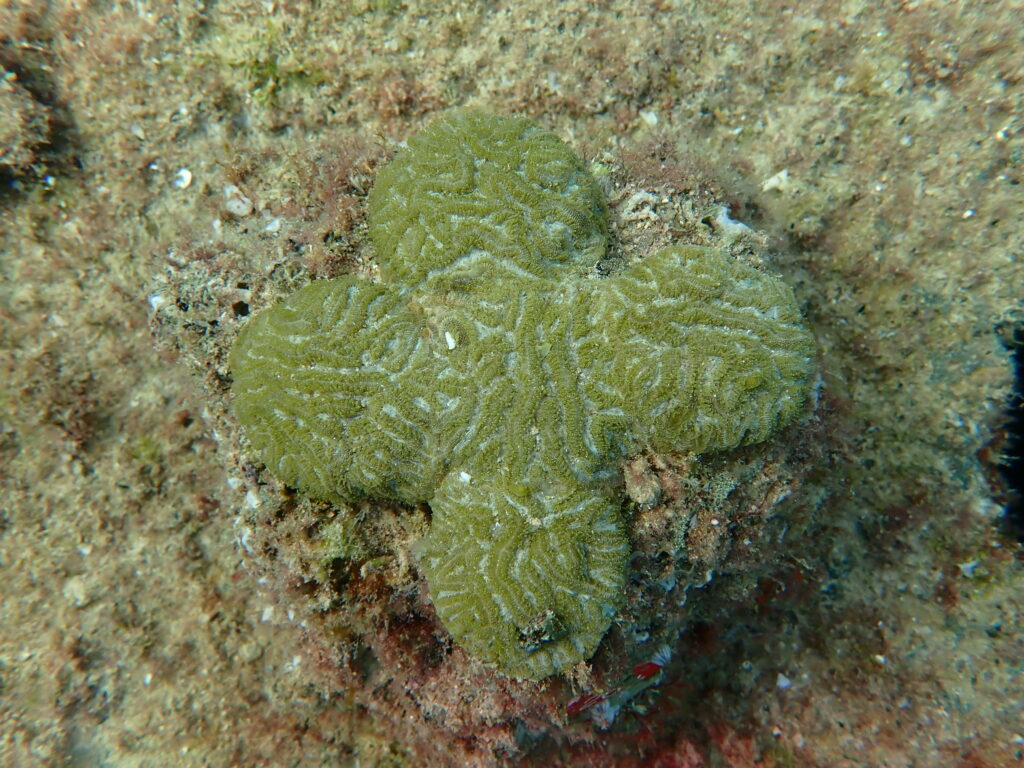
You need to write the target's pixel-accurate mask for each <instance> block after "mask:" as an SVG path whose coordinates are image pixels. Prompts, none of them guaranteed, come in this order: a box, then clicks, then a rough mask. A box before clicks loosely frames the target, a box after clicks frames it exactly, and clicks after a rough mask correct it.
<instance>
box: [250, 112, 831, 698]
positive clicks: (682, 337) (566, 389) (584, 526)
mask: <svg viewBox="0 0 1024 768" xmlns="http://www.w3.org/2000/svg"><path fill="white" fill-rule="evenodd" d="M369 217H370V234H371V237H372V239H373V242H374V244H375V245H376V248H377V251H378V253H379V255H380V257H381V260H382V261H381V279H382V282H381V283H380V284H375V283H370V282H368V281H366V280H362V279H359V278H355V277H345V278H340V279H336V280H325V281H319V282H314V283H312V284H310V285H309V286H307V287H305V288H303V289H302V290H300V291H298V292H297V293H295V294H293V295H292V296H290V297H288V298H287V299H286V300H284V301H283V302H281V303H279V304H278V305H276V306H275V307H273V308H272V309H270V310H268V311H266V312H264V313H262V314H260V315H259V316H257V317H256V318H255V319H254V320H253V321H252V322H250V323H249V325H248V326H247V327H246V328H245V329H244V330H243V331H242V333H241V335H240V336H239V338H238V341H237V342H236V344H235V347H234V349H233V350H232V355H231V369H232V372H233V375H234V393H235V402H234V408H235V413H236V414H237V416H238V419H239V421H240V422H241V423H242V424H243V425H244V427H245V430H246V434H247V436H248V437H249V439H250V440H251V442H252V444H253V445H254V446H255V447H256V448H257V449H259V451H260V452H261V455H262V457H263V460H264V461H265V462H266V464H267V466H268V467H269V468H270V470H271V471H272V472H273V473H274V474H275V475H276V476H277V477H279V478H280V479H281V480H283V481H285V482H286V483H288V484H290V485H293V486H295V487H297V488H299V489H302V490H304V491H306V492H308V493H310V494H312V495H314V496H317V497H320V498H324V499H330V500H334V501H341V502H344V501H352V500H355V499H358V498H360V497H377V498H390V499H397V500H400V501H403V502H407V503H413V502H421V501H426V502H429V504H430V507H431V509H432V511H433V518H432V522H431V529H430V533H429V535H428V536H427V538H426V540H425V541H424V542H422V545H421V550H420V556H421V564H422V567H423V570H424V572H425V574H426V577H427V582H428V584H429V588H430V596H431V599H432V601H433V603H434V606H435V607H436V609H437V613H438V616H439V617H440V618H441V621H442V622H443V623H444V625H445V627H446V628H447V629H448V630H449V631H450V632H451V634H452V635H453V636H454V637H455V639H456V640H457V641H458V642H459V643H460V644H462V645H463V647H464V648H465V649H466V650H467V651H468V652H470V653H471V654H473V655H475V656H477V657H479V658H481V659H484V660H486V661H489V662H492V663H494V664H496V665H497V666H498V668H499V669H500V670H501V671H502V672H504V673H505V674H508V675H510V676H513V677H520V678H531V679H539V678H542V677H545V676H547V675H550V674H552V673H555V672H558V671H559V670H564V669H565V668H566V667H568V666H570V665H572V664H574V663H576V662H577V661H580V660H581V659H585V658H587V657H589V656H590V655H591V654H593V652H594V651H595V649H596V648H597V645H598V643H599V642H600V640H601V637H602V636H603V635H604V633H605V631H606V630H607V628H608V626H609V624H610V623H611V620H612V618H613V617H614V615H615V613H616V611H617V608H618V606H619V603H620V600H621V597H622V594H623V589H624V582H625V569H626V560H627V558H628V556H629V551H630V549H629V542H628V539H627V537H626V533H625V530H624V524H623V520H622V515H621V513H620V507H621V504H622V491H621V488H620V483H619V482H618V480H619V475H620V465H621V462H622V460H623V459H624V457H627V456H628V455H630V454H632V453H635V452H638V451H640V450H642V449H645V448H650V449H653V450H655V451H669V450H691V451H695V452H703V451H716V450H724V449H728V448H732V447H735V446H737V445H741V444H744V443H751V442H756V441H759V440H763V439H764V438H766V437H767V436H768V435H770V434H771V433H772V432H773V431H774V430H776V429H778V428H779V427H780V426H781V425H783V424H784V423H786V422H788V421H789V420H791V419H792V418H793V417H794V416H795V415H796V414H797V413H798V412H799V410H800V408H801V406H802V404H803V402H804V399H805V397H806V394H807V388H808V378H809V374H810V370H811V355H812V352H813V342H812V339H811V336H810V334H809V333H808V332H807V330H806V329H805V328H804V326H803V325H802V322H801V318H800V314H799V312H798V310H797V308H796V305H795V301H794V298H793V294H792V292H791V291H790V289H789V288H788V287H787V286H786V285H784V284H783V283H782V282H781V281H780V280H778V279H777V278H774V277H772V276H771V275H767V274H765V273H763V272H760V271H758V270H757V269H754V268H752V267H750V266H747V265H745V264H742V263H740V262H739V261H737V260H736V259H734V258H732V257H730V256H729V255H727V254H724V253H721V252H719V251H716V250H711V249H707V248H700V247H694V246H679V247H672V248H668V249H665V250H663V251H661V252H659V253H656V254H654V255H652V256H649V257H647V258H645V259H643V260H642V261H639V262H637V263H635V264H633V265H632V266H630V267H628V268H627V269H625V270H623V271H622V272H620V273H619V274H617V275H615V276H613V277H607V278H590V277H587V276H586V274H587V272H588V270H589V268H590V267H592V266H593V265H594V263H595V262H596V261H597V260H598V259H599V258H600V257H601V256H602V255H603V254H604V252H605V249H606V243H607V232H606V227H607V224H606V221H607V208H606V205H605V202H604V200H603V198H602V195H601V193H600V190H599V188H598V187H597V185H596V183H595V182H594V180H593V179H592V178H591V177H590V175H589V174H588V173H587V172H586V170H585V169H584V168H583V166H582V165H581V163H580V161H579V160H578V159H577V158H576V157H575V155H573V153H572V152H571V150H570V149H569V148H568V147H567V146H566V145H565V144H563V143H562V142H561V141H560V140H559V139H557V138H556V137H555V136H554V135H552V134H550V133H548V132H546V131H544V130H541V129H540V128H539V127H537V126H536V125H535V124H533V123H531V122H529V121H527V120H521V119H508V118H501V117H495V116H492V115H489V114H486V113H483V112H479V111H473V110H459V111H455V112H451V113H449V114H448V115H446V116H445V117H443V118H441V119H440V120H439V121H437V122H435V123H433V124H432V125H431V126H429V127H428V128H426V129H425V130H424V131H423V132H421V133H420V134H419V135H417V136H415V137H414V138H413V139H412V140H411V141H410V142H409V146H408V147H407V148H406V149H403V150H402V151H401V152H399V153H398V155H397V156H396V157H395V159H394V160H393V161H392V162H391V164H390V165H388V166H387V167H386V168H385V169H384V170H382V171H381V172H380V174H379V176H378V178H377V181H376V184H375V186H374V189H373V192H372V194H371V195H370V201H369Z"/></svg>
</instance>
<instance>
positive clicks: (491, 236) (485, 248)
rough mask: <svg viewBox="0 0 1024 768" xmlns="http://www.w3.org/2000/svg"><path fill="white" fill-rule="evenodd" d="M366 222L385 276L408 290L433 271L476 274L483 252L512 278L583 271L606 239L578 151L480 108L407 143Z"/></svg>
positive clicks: (381, 181)
mask: <svg viewBox="0 0 1024 768" xmlns="http://www.w3.org/2000/svg"><path fill="white" fill-rule="evenodd" d="M369 217H370V237H371V238H372V239H373V242H374V245H376V247H377V251H378V253H379V254H380V255H381V256H382V257H384V260H383V261H382V264H381V277H382V279H383V280H384V281H386V282H387V283H389V284H391V285H394V286H396V287H397V286H401V287H403V288H406V289H409V288H413V287H414V286H416V285H417V284H419V283H420V282H421V281H424V280H429V279H430V277H431V276H432V273H433V272H434V271H436V270H446V271H449V272H454V273H461V272H464V271H470V272H473V271H475V270H474V266H473V262H474V261H475V260H476V259H477V258H478V257H480V256H482V255H484V254H486V255H488V256H489V257H491V258H490V262H491V265H492V266H493V267H496V268H498V269H500V270H501V271H504V272H507V273H510V274H511V273H514V272H517V271H518V272H525V273H527V274H530V275H537V276H550V275H551V274H552V273H553V271H555V270H557V269H558V268H559V267H562V266H565V265H570V264H571V265H575V266H576V268H577V269H578V270H584V269H587V268H589V267H591V266H593V265H594V264H595V263H596V262H597V261H598V260H599V259H600V258H601V257H602V256H603V255H604V253H605V251H606V250H607V242H608V237H607V219H608V208H607V203H606V202H605V199H604V195H603V194H602V193H601V189H600V188H599V187H598V185H597V182H595V181H594V179H593V178H592V177H591V176H590V174H589V173H587V171H586V169H585V168H584V167H583V164H582V163H581V162H580V160H579V158H577V157H576V155H575V154H574V153H573V152H572V150H571V149H570V148H569V147H568V146H566V145H565V143H564V142H562V141H561V140H560V139H559V138H558V137H557V136H555V135H554V134H553V133H550V132H549V131H545V130H543V129H541V128H540V127H539V126H537V125H536V124H535V123H533V122H531V121H530V120H525V119H522V118H507V117H496V116H494V115H491V114H488V113H487V112H483V111H480V110H476V109H460V110H455V111H453V112H450V113H448V114H447V115H446V116H445V117H444V118H442V119H440V120H438V121H436V122H434V123H432V124H431V125H429V126H428V127H427V128H425V129H424V130H423V131H421V132H420V133H418V134H417V135H416V136H414V137H413V138H412V139H410V140H409V145H408V147H406V148H405V149H403V150H402V151H400V152H399V153H398V154H397V155H395V158H394V159H393V160H392V161H391V162H390V163H389V164H388V165H387V167H385V168H384V169H383V170H382V171H381V172H380V173H379V174H378V175H377V179H376V181H375V182H374V186H373V190H372V191H371V192H370V199H369Z"/></svg>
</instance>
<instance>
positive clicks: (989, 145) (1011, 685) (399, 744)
mask: <svg viewBox="0 0 1024 768" xmlns="http://www.w3.org/2000/svg"><path fill="white" fill-rule="evenodd" d="M1017 14H1019V9H1015V7H1014V4H1013V3H1009V2H1007V3H988V4H982V3H959V4H945V3H928V2H903V3H893V4H886V5H881V4H874V3H856V2H854V3H831V2H820V3H813V4H804V5H799V6H791V5H786V4H781V3H739V2H726V3H714V4H710V3H708V4H696V5H691V4H683V3H674V2H651V3H643V4H626V3H618V2H610V3H591V2H570V3H562V4H548V5H543V4H533V3H530V2H526V3H508V4H497V3H491V4H466V5H463V6H457V5H452V4H449V3H415V2H408V3H402V2H372V1H370V0H364V1H362V2H359V1H357V2H351V3H338V4H330V3H306V2H296V3H290V2H263V3H246V2H234V3H227V4H224V3H218V4H210V3H196V4H191V5H187V6H186V5H178V4H173V3H162V2H146V1H145V0H140V1H139V2H134V3H107V4H81V3H71V2H64V3H62V2H57V3H52V4H48V5H45V6H44V5H41V4H39V3H33V2H25V3H19V2H7V3H5V4H4V5H2V6H0V371H2V375H0V494H2V497H0V569H2V571H0V575H2V577H3V581H4V586H3V590H2V593H0V594H2V599H3V604H2V606H0V611H2V613H0V619H2V620H0V763H2V764H4V765H12V766H22V765H24V766H36V765H43V766H65V765H71V766H74V765H81V766H97V765H117V766H122V765H124V766H163V765H184V766H189V765H197V766H198V765H216V766H221V765H224V766H229V765H239V766H243V765H244V766H250V765H268V766H278V765H353V766H356V765H358V766H376V765H379V766H389V765H438V766H447V765H479V766H490V765H502V764H547V765H552V766H557V765H566V766H591V765H593V766H610V765H626V766H629V765H637V766H639V765H645V766H647V765H651V766H661V767H662V768H669V767H671V766H737V767H738V766H748V765H763V766H838V767H845V766H850V767H851V768H852V767H853V766H911V765H913V766H964V767H967V766H971V767H972V768H982V767H983V766H1004V765H1007V766H1008V765H1017V764H1019V763H1020V761H1021V760H1022V759H1024V758H1022V754H1024V725H1022V721H1021V714H1022V706H1021V701H1022V693H1024V690H1022V685H1021V680H1020V675H1021V670H1022V665H1024V647H1022V637H1024V636H1022V627H1021V618H1020V617H1021V608H1022V606H1021V598H1020V595H1019V593H1020V583H1021V582H1020V580H1021V573H1020V563H1021V555H1020V547H1019V544H1018V537H1019V534H1020V527H1019V522H1020V521H1019V517H1017V514H1018V512H1019V506H1017V505H1018V504H1019V501H1018V497H1017V495H1016V494H1015V491H1014V490H1013V488H1012V481H1013V478H1012V467H1013V459H1014V456H1015V454H1017V453H1019V452H1020V447H1019V444H1017V443H1015V442H1014V425H1013V422H1012V416H1013V413H1012V408H1013V406H1014V404H1015V402H1016V400H1015V399H1014V398H1015V396H1014V394H1013V393H1014V386H1015V380H1014V373H1015V371H1014V354H1015V353H1016V354H1020V353H1019V352H1016V350H1017V349H1018V347H1019V344H1020V339H1021V337H1022V335H1024V332H1022V330H1021V329H1022V326H1024V301H1022V296H1024V269H1022V267H1021V258H1022V250H1024V225H1022V222H1021V217H1020V212H1021V210H1022V202H1024V201H1022V198H1024V194H1022V192H1021V176H1022V167H1024V55H1022V53H1024V32H1022V30H1021V27H1020V25H1019V23H1018V22H1017ZM467 104H468V105H474V106H480V107H486V108H487V109H489V110H491V111H494V112H498V113H507V114H519V115H524V116H528V117H530V118H532V119H534V120H536V121H537V122H539V123H540V124H541V125H543V126H544V127H545V128H547V129H549V130H551V131H553V132H554V133H555V134H557V135H558V136H560V137H561V138H562V139H564V140H565V141H567V142H568V143H569V144H570V145H571V146H572V148H573V149H574V150H575V151H576V152H577V153H578V154H579V155H581V156H582V157H583V158H584V162H585V163H586V164H587V167H588V168H589V170H590V171H591V173H592V174H594V176H595V178H596V179H597V181H598V183H599V184H600V185H601V186H602V189H603V191H604V193H605V195H606V196H607V198H608V200H609V204H610V211H611V215H610V222H611V224H610V228H611V233H612V246H611V259H612V261H613V262H614V261H615V259H616V258H620V259H621V260H628V259H632V258H642V257H643V256H644V255H645V254H647V253H648V252H651V251H653V250H656V249H657V248H660V247H662V246H663V245H666V244H668V243H694V244H698V245H709V246H714V247H718V248H723V249H726V250H728V251H729V252H730V253H732V254H733V255H735V256H736V257H737V258H742V259H745V260H747V261H750V262H754V263H757V264H759V265H762V266H763V267H764V268H765V269H767V270H768V271H770V272H771V273H773V274H778V275H780V276H782V278H783V279H784V280H786V282H788V283H789V284H790V285H791V286H792V287H793V290H794V292H795V294H796V297H797V301H798V302H799V305H800V308H801V310H802V312H803V313H804V317H805V320H806V323H807V325H808V327H809V328H810V330H811V331H812V333H813V335H814V337H815V341H816V343H817V348H818V356H817V360H816V363H815V364H816V371H817V373H816V376H817V379H816V382H817V383H816V386H815V390H814V397H813V398H812V401H811V402H810V403H809V404H808V407H807V409H806V411H805V413H804V415H803V417H802V418H801V419H800V420H799V421H798V422H797V423H795V424H793V425H791V426H790V427H788V428H787V429H786V430H784V431H783V432H781V433H780V434H779V435H777V436H776V437H775V438H773V439H771V440H769V441H767V442H765V443H763V444H759V445H756V446H748V447H745V448H739V449H736V450H734V451H731V452H728V453H724V454H711V455H707V456H694V455H689V454H685V453H674V454H672V453H670V454H656V453H652V452H647V453H643V454H640V455H639V456H636V457H633V458H632V459H631V460H630V461H629V462H628V463H627V464H626V465H625V466H624V468H623V487H624V491H625V493H626V494H627V497H628V499H627V501H626V502H625V503H624V505H623V509H622V514H623V517H624V519H625V520H626V527H627V533H628V535H629V539H630V546H631V549H632V551H633V555H632V557H631V560H630V564H629V569H628V573H627V584H628V586H627V592H626V596H625V599H624V603H623V606H622V609H621V612H620V613H619V615H618V616H617V617H616V619H615V620H614V621H613V624H612V627H611V629H610V630H609V631H608V633H607V634H606V636H605V638H604V640H603V642H602V644H601V646H600V647H599V649H598V651H597V653H596V654H595V655H594V656H593V657H592V658H591V659H590V660H589V661H587V662H584V663H581V664H579V665H577V666H576V667H574V668H573V669H572V670H571V671H570V672H569V673H567V674H565V675H560V676H555V677H550V678H547V679H546V680H543V681H540V682H533V683H522V682H515V681H511V680H509V679H507V678H504V677H502V676H501V675H499V674H497V673H496V672H495V671H494V670H493V669H491V668H489V667H488V666H487V665H485V664H482V663H480V662H479V661H477V660H475V659H473V658H472V657H471V656H469V655H467V654H466V653H464V652H463V651H462V650H461V649H460V648H459V647H458V645H456V644H454V643H453V642H452V640H451V638H450V637H448V636H447V634H446V633H445V631H444V629H443V627H442V626H441V624H440V623H439V622H438V621H437V618H436V616H435V615H434V614H433V611H432V607H431V605H430V601H429V591H428V590H427V589H426V588H425V586H424V582H423V576H422V573H421V571H420V567H419V564H418V562H417V556H416V542H417V541H418V540H420V539H421V538H422V537H423V535H424V533H425V531H426V530H427V529H428V526H429V515H430V510H429V509H428V508H427V507H426V506H425V505H418V506H413V507H409V506H402V505H398V504H386V503H379V502H377V503H371V502H367V501H363V502H359V503H357V504H352V505H340V504H339V505H335V506H332V505H330V504H327V503H325V502H320V501H315V500H313V499H310V498H308V497H306V496H304V495H302V494H296V493H295V492H294V491H292V490H291V489H289V488H287V487H285V486H283V485H281V484H280V483H278V482H276V481H275V480H274V479H273V478H272V477H271V476H270V475H269V474H268V473H267V472H266V471H265V470H264V469H263V467H262V466H261V464H260V462H259V460H258V457H257V456H256V455H254V454H253V453H252V452H251V451H249V450H248V449H247V446H246V443H245V440H244V439H243V438H242V437H241V436H240V432H239V429H238V426H237V424H236V423H235V421H234V418H233V416H232V414H231V412H230V407H229V406H230V371H229V369H228V365H227V351H228V350H229V349H230V346H231V344H232V342H233V340H234V338H235V336H236V335H237V332H238V330H239V329H240V328H241V327H242V326H243V325H244V324H245V323H246V322H248V321H249V319H251V317H252V316H253V315H254V314H255V313H257V312H258V311H260V310H261V309H263V308H265V307H267V306H269V305H270V304H272V303H273V302H274V300H275V299H277V298H279V297H281V296H283V295H285V294H287V293H289V292H291V291H292V290H294V289H295V288H297V287H299V286H301V285H304V284H305V283H307V282H309V281H310V280H311V279H316V278H324V277H337V276H340V275H346V274H358V275H362V276H364V277H366V278H367V279H373V278H374V276H375V275H376V273H377V270H378V268H379V263H378V256H379V255H378V254H376V253H375V252H374V250H373V248H372V247H371V246H370V244H369V242H368V238H367V234H366V218H365V215H366V212H365V200H366V196H367V194H368V192H369V190H370V188H371V187H372V185H373V181H374V177H375V175H376V172H377V170H378V169H379V168H381V167H382V166H383V164H384V163H385V162H386V161H387V160H388V159H389V158H390V157H391V156H392V155H393V154H394V152H395V151H396V149H397V147H398V146H399V145H400V142H402V141H403V140H405V139H407V138H408V137H410V136H412V135H413V134H414V133H415V132H416V131H417V130H419V129H420V128H421V127H422V126H423V125H424V124H426V123H427V122H428V121H429V120H430V119H431V118H432V117H433V116H434V115H435V114H437V113H439V112H441V111H443V110H445V109H447V108H449V107H453V106H459V105H467ZM748 227H749V228H748ZM610 268H613V267H610ZM1018 386H1019V384H1018ZM664 648H667V649H668V650H667V651H665V650H663V649H664ZM652 660H657V662H658V665H657V666H658V667H659V669H658V670H657V672H656V673H655V672H654V671H653V668H652V667H651V666H650V664H651V662H652ZM645 665H646V666H645Z"/></svg>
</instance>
